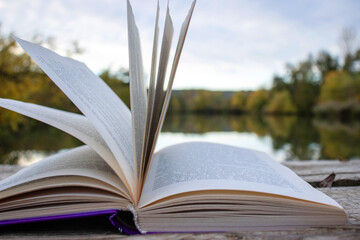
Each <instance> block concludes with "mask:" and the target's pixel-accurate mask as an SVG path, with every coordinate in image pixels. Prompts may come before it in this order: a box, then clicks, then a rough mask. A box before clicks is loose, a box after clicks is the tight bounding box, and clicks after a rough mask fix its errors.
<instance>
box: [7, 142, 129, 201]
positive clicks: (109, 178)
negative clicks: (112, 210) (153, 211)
mask: <svg viewBox="0 0 360 240" xmlns="http://www.w3.org/2000/svg"><path fill="white" fill-rule="evenodd" d="M55 176H59V177H62V176H85V177H90V178H93V179H98V180H100V181H102V182H105V183H108V184H110V185H111V186H114V187H115V188H116V189H118V191H119V192H120V193H122V194H124V195H126V196H129V194H128V191H127V189H126V187H125V186H124V184H123V183H122V182H121V181H120V179H119V178H118V177H117V175H116V173H115V172H114V171H113V170H112V169H111V168H110V167H109V165H107V164H106V163H105V162H104V160H103V159H102V158H101V157H100V156H99V155H98V154H97V153H95V152H94V151H93V150H92V149H91V148H89V147H88V146H81V147H77V148H74V149H72V150H69V151H66V152H61V153H58V154H55V155H53V156H50V157H47V158H45V159H43V160H42V161H39V162H37V163H35V164H32V165H30V166H28V167H26V168H24V169H22V170H20V171H19V172H17V173H15V174H14V175H12V176H10V177H8V178H6V179H4V180H3V181H1V182H0V198H1V197H2V195H3V194H4V191H5V190H6V189H9V188H12V187H14V186H17V185H21V184H23V183H27V182H30V181H34V180H38V179H43V178H49V177H55ZM59 183H61V182H59ZM74 184H76V183H74Z"/></svg>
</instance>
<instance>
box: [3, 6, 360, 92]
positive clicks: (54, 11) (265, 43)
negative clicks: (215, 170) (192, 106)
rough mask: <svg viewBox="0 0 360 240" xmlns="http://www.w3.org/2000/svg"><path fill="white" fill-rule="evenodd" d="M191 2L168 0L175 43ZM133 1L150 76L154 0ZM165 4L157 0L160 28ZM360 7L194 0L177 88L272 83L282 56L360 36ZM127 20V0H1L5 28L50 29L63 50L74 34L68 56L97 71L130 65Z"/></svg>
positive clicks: (303, 54)
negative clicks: (350, 34) (76, 50)
mask: <svg viewBox="0 0 360 240" xmlns="http://www.w3.org/2000/svg"><path fill="white" fill-rule="evenodd" d="M191 2H192V1H191V0H170V2H169V7H170V13H171V15H172V19H173V22H174V26H175V31H174V38H173V49H175V47H176V42H177V38H178V34H179V31H180V26H181V23H182V21H183V20H184V18H185V16H186V14H187V11H188V9H189V7H190V5H191ZM131 4H132V6H133V11H134V14H135V19H136V22H137V25H138V28H139V32H140V37H141V45H142V54H143V65H144V71H145V75H146V77H147V78H148V76H149V71H150V63H151V51H152V41H153V34H154V33H153V32H154V22H155V11H156V0H147V1H144V0H132V1H131ZM166 5H167V1H165V0H160V11H161V14H160V21H161V23H160V29H162V28H163V20H164V18H165V11H166ZM359 12H360V1H357V0H344V1H335V0H292V1H285V0H272V1H270V0H258V1H251V0H224V1H220V0H198V1H197V4H196V7H195V11H194V14H193V18H192V21H191V23H190V28H189V32H188V36H187V39H186V41H185V45H184V49H183V54H182V56H181V60H180V64H179V67H178V70H177V74H176V77H175V82H174V88H175V89H194V88H202V89H210V90H233V91H234V90H255V89H259V88H262V87H269V86H270V85H271V79H272V77H273V76H274V74H280V75H282V74H285V64H286V63H293V64H295V63H297V62H299V61H302V60H305V59H306V58H307V57H308V55H309V54H310V53H311V54H313V55H314V56H316V55H317V54H318V52H319V51H320V50H327V51H328V52H330V53H331V54H334V55H340V47H339V38H340V34H341V31H342V29H344V28H345V27H347V28H352V29H354V30H356V31H357V32H358V37H359V35H360V14H359ZM126 19H127V18H126V1H125V0H102V1H100V0H32V1H29V0H13V1H11V0H0V22H1V24H2V26H1V31H2V33H3V34H8V33H10V32H12V33H15V35H17V36H18V37H20V38H23V39H26V40H30V41H31V39H33V36H34V35H36V34H40V35H42V36H46V37H50V36H51V37H53V38H54V39H55V45H56V48H55V50H56V51H57V52H58V53H59V54H62V55H64V54H65V53H66V49H67V48H68V47H69V46H70V45H71V42H73V41H74V40H76V41H78V42H79V44H80V46H81V47H82V48H83V49H84V50H85V51H84V53H83V54H81V55H75V56H73V57H74V58H76V59H77V60H80V61H82V62H85V63H86V64H87V65H88V66H89V67H90V69H92V70H93V71H94V72H95V73H99V72H101V70H103V69H107V68H111V69H112V70H114V71H115V70H118V69H120V68H127V67H128V47H127V45H128V42H127V20H126ZM160 39H161V38H160ZM359 43H360V42H359ZM359 46H360V45H359ZM173 52H174V51H172V53H173Z"/></svg>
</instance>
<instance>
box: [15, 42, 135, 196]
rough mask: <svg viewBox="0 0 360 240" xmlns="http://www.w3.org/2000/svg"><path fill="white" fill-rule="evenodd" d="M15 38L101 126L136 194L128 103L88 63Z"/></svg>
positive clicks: (95, 123) (81, 108) (106, 140)
mask: <svg viewBox="0 0 360 240" xmlns="http://www.w3.org/2000/svg"><path fill="white" fill-rule="evenodd" d="M15 39H16V40H17V42H18V43H19V44H20V45H21V46H22V47H23V48H24V50H25V51H26V52H27V53H28V54H29V55H30V56H31V57H32V59H33V60H34V61H35V62H36V63H37V64H38V65H39V66H40V67H41V68H42V70H43V71H44V72H45V73H46V74H47V75H48V76H49V77H50V78H51V79H52V80H53V81H54V82H55V84H56V85H57V86H58V87H59V88H60V89H61V90H62V91H63V92H64V93H65V94H66V95H67V96H68V97H69V98H70V99H71V100H72V101H73V102H74V104H75V105H76V106H77V107H78V108H79V109H80V111H81V112H82V113H83V114H84V115H85V116H86V117H87V118H88V119H89V120H90V122H91V123H92V124H93V125H94V127H95V128H96V129H97V130H98V132H99V133H100V134H101V136H102V137H103V139H104V140H105V142H106V143H107V145H108V146H109V148H110V149H111V151H112V152H113V154H114V156H115V157H116V160H117V162H118V164H119V166H120V167H121V169H122V170H123V172H124V175H125V177H126V182H127V183H128V185H129V186H130V192H131V195H132V196H133V197H134V193H135V192H136V185H135V181H134V179H135V178H134V166H133V158H132V156H133V153H132V144H131V138H132V134H131V114H130V111H129V109H128V108H127V107H126V105H125V104H124V103H123V102H122V101H121V100H120V99H119V98H118V97H117V96H116V94H115V93H114V92H113V91H112V90H111V89H110V88H109V87H108V86H107V85H106V84H105V83H104V82H103V81H102V80H101V79H100V78H99V77H98V76H96V75H95V74H94V73H92V72H91V71H90V70H89V69H88V68H87V67H86V65H85V64H83V63H81V62H78V61H76V60H73V59H70V58H66V57H62V56H60V55H58V54H56V53H54V52H52V51H50V50H48V49H46V48H43V47H41V46H39V45H36V44H32V43H30V42H27V41H24V40H21V39H19V38H15Z"/></svg>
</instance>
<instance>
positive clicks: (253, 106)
mask: <svg viewBox="0 0 360 240" xmlns="http://www.w3.org/2000/svg"><path fill="white" fill-rule="evenodd" d="M268 99H269V93H268V91H266V90H257V91H254V92H252V93H251V94H250V95H249V97H248V99H247V102H246V109H247V110H248V111H249V112H253V113H261V112H262V111H263V109H264V107H265V105H266V104H267V103H268Z"/></svg>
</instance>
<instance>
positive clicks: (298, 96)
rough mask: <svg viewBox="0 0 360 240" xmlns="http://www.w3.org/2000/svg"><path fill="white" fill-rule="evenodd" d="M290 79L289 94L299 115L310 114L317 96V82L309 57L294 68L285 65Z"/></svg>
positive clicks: (311, 60) (312, 63)
mask: <svg viewBox="0 0 360 240" xmlns="http://www.w3.org/2000/svg"><path fill="white" fill-rule="evenodd" d="M287 69H288V73H289V78H290V93H291V96H292V99H293V102H294V104H295V106H296V108H297V110H298V112H299V113H300V114H311V112H312V108H313V106H314V105H315V103H316V101H317V97H318V94H319V82H318V81H317V78H316V74H315V72H314V62H313V59H312V57H311V56H309V57H308V59H307V60H305V61H302V62H300V63H299V64H297V65H296V66H293V65H291V64H288V65H287Z"/></svg>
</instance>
